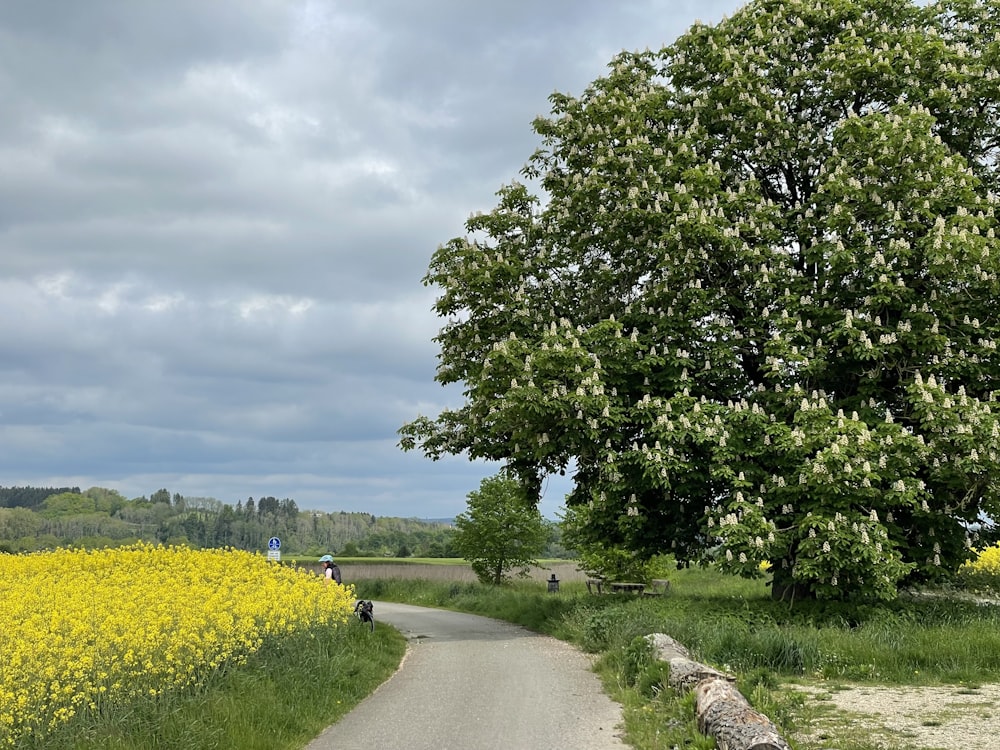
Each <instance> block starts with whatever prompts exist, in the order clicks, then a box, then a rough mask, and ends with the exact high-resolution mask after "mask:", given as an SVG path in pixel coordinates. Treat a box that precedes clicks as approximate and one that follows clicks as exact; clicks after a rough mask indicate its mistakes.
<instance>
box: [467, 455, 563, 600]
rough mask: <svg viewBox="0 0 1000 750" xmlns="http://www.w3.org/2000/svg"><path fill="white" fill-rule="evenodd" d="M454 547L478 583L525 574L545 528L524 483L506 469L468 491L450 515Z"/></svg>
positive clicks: (539, 547)
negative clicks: (462, 508) (463, 504)
mask: <svg viewBox="0 0 1000 750" xmlns="http://www.w3.org/2000/svg"><path fill="white" fill-rule="evenodd" d="M455 527H456V532H455V549H456V550H457V551H458V553H459V554H460V555H461V556H462V557H464V558H465V559H466V560H468V561H469V563H470V564H471V565H472V570H473V571H475V573H476V575H477V576H478V577H479V580H480V581H482V582H483V583H492V584H494V585H499V584H501V583H503V582H504V581H505V580H509V579H510V576H511V573H512V572H513V571H515V570H517V571H518V575H521V576H525V575H527V573H528V569H529V568H530V567H531V565H533V564H534V563H535V558H536V557H537V556H538V554H539V553H540V552H541V551H542V549H543V548H544V547H545V543H546V541H548V536H549V532H548V528H547V526H546V523H545V519H543V518H542V515H541V513H539V512H538V508H537V507H536V506H535V505H534V503H532V502H531V501H530V500H529V499H528V493H527V492H526V491H525V489H524V487H523V486H522V485H521V484H520V483H519V482H518V481H517V480H515V479H514V478H512V477H511V476H510V475H509V474H507V473H506V472H501V473H500V474H498V475H496V476H493V477H487V478H486V479H484V480H483V481H482V482H481V483H480V485H479V491H478V492H470V493H469V502H468V510H467V511H466V512H465V513H462V514H461V515H459V516H458V517H457V518H456V519H455Z"/></svg>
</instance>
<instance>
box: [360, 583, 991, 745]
mask: <svg viewBox="0 0 1000 750" xmlns="http://www.w3.org/2000/svg"><path fill="white" fill-rule="evenodd" d="M671 578H672V588H671V593H670V594H669V595H667V596H665V597H657V598H637V597H631V596H601V597H598V596H591V595H589V594H587V593H586V589H585V588H584V586H583V584H580V583H574V582H571V583H569V584H566V585H563V586H562V587H561V589H560V592H559V593H558V594H548V593H546V591H545V588H544V584H542V583H539V582H527V583H522V584H517V585H513V586H506V587H502V588H491V587H486V586H482V585H480V584H478V583H474V582H464V581H454V582H451V583H448V582H446V581H414V580H412V579H392V578H382V579H376V578H373V579H371V580H366V581H358V594H359V596H363V597H366V598H379V599H383V600H390V601H399V602H408V603H412V604H420V605H426V606H438V607H446V608H450V609H456V610H462V611H467V612H474V613H478V614H483V615H488V616H491V617H497V618H500V619H505V620H508V621H511V622H517V623H520V624H522V625H525V626H526V627H529V628H531V629H533V630H536V631H539V632H543V633H548V634H550V635H553V636H556V637H558V638H561V639H564V640H567V641H570V642H572V643H575V644H576V645H578V646H580V647H581V648H583V649H584V650H586V651H589V652H591V653H594V654H597V655H598V660H597V669H598V673H599V674H600V676H601V679H602V680H603V682H604V684H605V687H606V689H607V690H608V692H609V694H611V695H612V696H613V697H614V698H615V699H616V700H618V701H619V702H621V703H622V705H623V708H624V715H625V724H626V731H627V736H628V740H629V742H630V743H631V744H632V745H633V746H634V747H636V748H639V750H653V748H664V747H668V748H669V747H674V746H679V747H688V748H696V749H697V748H705V749H707V748H712V747H714V743H713V742H712V740H710V739H709V738H706V737H704V736H702V735H700V734H699V733H698V732H697V729H696V727H695V726H694V722H693V715H694V711H693V705H692V704H691V698H690V697H685V696H679V695H676V694H674V692H673V691H672V690H671V689H670V688H669V687H667V686H666V670H665V668H664V666H663V665H662V664H660V663H659V662H656V661H655V660H654V659H653V658H652V655H651V654H650V653H649V651H648V649H646V648H645V646H644V641H643V640H642V636H645V635H647V634H649V633H652V632H663V633H667V634H669V635H671V636H672V637H674V638H676V639H677V640H678V641H680V642H681V643H683V644H685V646H687V647H688V648H689V649H690V650H691V652H692V656H693V658H695V659H697V660H699V661H702V662H704V663H707V664H711V665H713V666H716V667H718V668H721V669H723V670H726V671H729V672H731V673H733V674H735V675H736V676H737V678H738V680H739V683H738V684H739V688H740V690H741V692H742V693H743V694H744V695H745V696H746V697H747V698H748V699H750V701H751V703H753V704H754V705H755V706H756V707H757V708H758V709H759V710H761V711H762V712H764V713H765V714H766V715H768V716H769V717H770V718H771V719H772V720H774V721H775V722H776V723H777V724H778V725H779V727H780V728H781V729H782V731H783V732H784V733H785V734H786V737H788V738H789V739H791V740H792V741H793V745H794V747H795V748H796V750H813V749H814V748H822V747H830V745H829V744H828V743H827V744H824V743H825V742H826V741H827V740H828V739H829V738H830V737H835V738H836V739H837V744H836V746H837V747H839V748H844V749H845V750H846V749H848V748H849V749H850V750H873V749H874V748H876V747H882V745H880V744H878V740H877V739H876V738H873V737H872V736H871V735H870V733H868V732H866V731H864V729H863V728H862V730H861V731H859V730H858V727H857V725H856V721H852V719H851V717H842V718H841V719H840V722H841V723H840V724H839V725H838V724H837V717H831V715H830V713H831V712H830V711H829V710H824V709H823V707H822V706H817V705H816V703H815V702H809V703H807V701H806V700H805V698H804V696H803V695H802V693H800V692H799V691H797V690H794V689H793V687H794V686H795V685H796V684H800V683H804V684H809V685H815V686H821V687H824V689H826V690H830V691H833V690H836V689H837V688H838V686H839V685H841V684H843V683H854V684H857V683H862V684H869V685H898V686H910V685H934V684H953V685H959V686H963V685H964V686H969V687H971V688H974V687H975V686H978V685H979V684H982V683H990V682H995V681H997V678H998V675H1000V608H998V607H994V606H982V605H979V604H977V603H975V602H971V601H967V600H961V599H959V598H956V597H950V596H939V597H929V596H921V597H915V596H903V597H901V598H900V600H899V601H897V602H895V603H893V604H889V605H879V606H874V605H872V606H865V605H847V604H837V603H816V602H812V603H810V602H805V603H797V604H796V605H795V606H794V607H790V606H789V605H788V604H787V603H781V602H773V601H771V599H770V596H769V593H770V592H769V589H767V588H766V587H765V585H764V583H763V582H762V581H757V582H755V581H744V580H740V579H734V578H731V577H728V576H723V575H721V574H716V573H714V572H711V571H705V570H684V571H677V572H676V573H675V574H673V575H672V576H671ZM831 722H832V723H831ZM819 726H822V727H823V731H822V733H821V734H822V737H818V738H817V739H815V740H810V739H807V738H808V737H809V735H810V734H815V731H814V730H816V728H817V727H819ZM795 737H799V738H800V739H797V740H796V739H793V738H795Z"/></svg>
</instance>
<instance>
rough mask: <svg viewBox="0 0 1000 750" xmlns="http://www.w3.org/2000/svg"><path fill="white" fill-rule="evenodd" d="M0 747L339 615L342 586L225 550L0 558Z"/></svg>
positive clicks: (156, 691)
mask: <svg viewBox="0 0 1000 750" xmlns="http://www.w3.org/2000/svg"><path fill="white" fill-rule="evenodd" d="M0 601H2V602H3V603H4V607H3V610H2V611H0V747H16V746H18V745H19V744H20V743H21V741H22V740H23V739H24V738H25V737H26V736H33V737H35V738H38V737H43V736H44V735H45V734H46V733H47V732H49V731H51V730H53V729H55V728H57V727H58V726H59V725H61V724H64V723H66V722H69V721H71V720H73V719H74V717H78V716H79V715H80V714H86V713H88V712H89V713H92V714H94V715H101V714H104V713H108V712H113V711H117V710H122V709H123V707H124V708H127V706H128V705H129V703H130V702H132V701H134V700H136V699H138V698H140V697H141V698H142V699H145V700H148V699H149V698H150V697H152V698H156V697H157V696H160V695H165V694H169V693H170V692H171V691H181V690H192V689H195V690H196V689H198V687H199V686H200V685H202V684H204V683H205V681H206V680H209V679H210V678H211V677H212V675H213V674H216V673H217V672H218V671H219V670H223V669H225V668H227V667H229V666H232V665H238V664H241V663H243V662H244V661H245V660H246V658H247V657H248V656H249V655H250V654H253V653H254V652H255V651H257V649H259V648H260V647H261V645H262V644H263V643H265V642H266V641H267V640H268V639H271V638H281V637H285V636H287V635H290V634H293V633H300V632H305V631H308V630H309V629H311V628H315V627H322V626H328V625H333V624H336V623H338V622H344V621H346V620H347V618H348V615H349V614H350V613H351V609H352V605H353V603H354V592H353V590H352V589H351V588H350V587H340V586H325V585H324V582H323V580H322V579H321V578H320V577H318V576H316V575H314V574H313V572H312V571H306V570H304V569H301V568H292V567H288V566H281V565H276V564H274V563H272V562H268V561H267V560H266V559H265V558H263V557H261V556H260V555H253V554H250V553H246V552H241V551H236V550H190V549H187V548H174V547H152V546H142V545H140V546H136V547H129V548H122V549H114V550H98V551H91V552H86V551H74V550H57V551H55V552H46V553H37V554H30V555H0Z"/></svg>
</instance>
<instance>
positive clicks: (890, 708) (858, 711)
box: [790, 684, 1000, 750]
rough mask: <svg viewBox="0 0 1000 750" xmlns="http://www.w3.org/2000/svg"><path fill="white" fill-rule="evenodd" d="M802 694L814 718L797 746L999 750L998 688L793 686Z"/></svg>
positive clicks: (813, 749) (818, 748) (819, 749)
mask: <svg viewBox="0 0 1000 750" xmlns="http://www.w3.org/2000/svg"><path fill="white" fill-rule="evenodd" d="M790 687H794V689H796V690H800V691H802V692H804V693H806V696H807V698H806V702H807V712H808V713H810V714H813V715H814V716H815V718H814V719H813V720H812V721H811V722H809V723H810V726H809V727H808V729H807V730H806V731H805V732H803V733H802V734H801V735H798V736H795V735H793V736H795V738H796V739H797V740H798V741H799V742H800V746H801V747H807V748H810V750H825V749H826V748H829V749H830V750H833V749H834V748H841V747H845V746H851V745H849V744H848V743H846V742H844V739H845V737H847V736H850V737H852V738H853V741H854V742H855V743H858V741H859V740H860V739H861V738H862V737H863V738H864V740H865V744H864V745H863V746H865V747H878V748H885V750H992V749H993V748H1000V685H997V684H990V685H981V686H975V687H967V686H961V685H953V686H936V687H900V686H895V687H880V686H871V685H848V684H838V685H836V686H816V685H794V686H790Z"/></svg>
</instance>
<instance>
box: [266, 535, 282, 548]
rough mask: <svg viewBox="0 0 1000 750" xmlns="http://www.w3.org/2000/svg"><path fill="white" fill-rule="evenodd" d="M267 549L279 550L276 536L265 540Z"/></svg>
mask: <svg viewBox="0 0 1000 750" xmlns="http://www.w3.org/2000/svg"><path fill="white" fill-rule="evenodd" d="M267 548H268V549H281V540H280V539H278V537H276V536H272V537H271V538H270V539H268V540H267Z"/></svg>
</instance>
